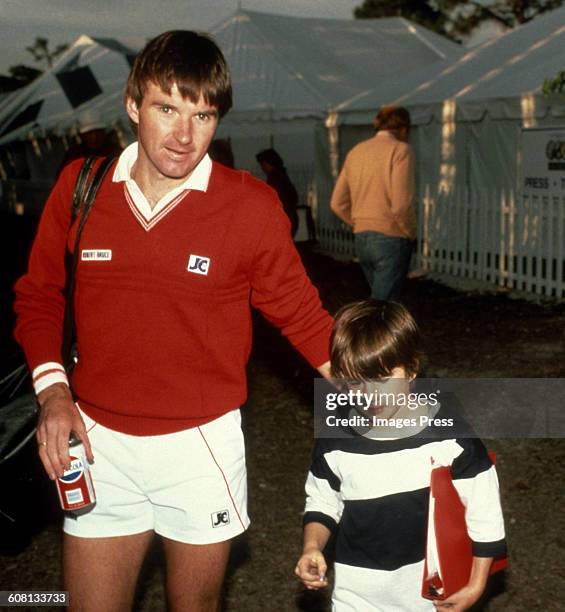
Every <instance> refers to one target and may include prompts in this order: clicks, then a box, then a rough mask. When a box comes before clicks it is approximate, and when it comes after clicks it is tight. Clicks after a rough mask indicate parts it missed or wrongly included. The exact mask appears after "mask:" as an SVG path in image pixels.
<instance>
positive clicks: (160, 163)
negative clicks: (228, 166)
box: [126, 82, 218, 183]
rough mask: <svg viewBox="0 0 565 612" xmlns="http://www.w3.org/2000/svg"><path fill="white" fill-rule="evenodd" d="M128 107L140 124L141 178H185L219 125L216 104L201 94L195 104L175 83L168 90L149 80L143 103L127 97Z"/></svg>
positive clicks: (138, 124)
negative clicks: (205, 99)
mask: <svg viewBox="0 0 565 612" xmlns="http://www.w3.org/2000/svg"><path fill="white" fill-rule="evenodd" d="M126 109H127V112H128V115H129V117H130V119H131V120H132V121H133V122H134V123H136V124H137V136H138V141H139V151H138V158H137V162H136V167H135V173H136V180H138V182H139V179H140V178H141V179H142V181H144V182H147V181H149V182H151V181H161V182H162V181H163V180H165V181H166V180H167V179H169V181H168V182H172V183H175V182H178V183H181V182H182V181H184V180H185V179H186V178H187V177H188V176H189V175H190V174H191V172H192V171H193V170H194V168H196V166H197V165H198V163H199V162H200V160H201V159H202V158H203V157H204V155H205V154H206V151H207V150H208V147H209V146H210V143H211V142H212V139H213V138H214V133H215V132H216V127H217V126H218V111H217V108H216V107H215V106H211V105H209V104H207V103H206V102H205V101H204V99H203V98H202V96H201V97H200V99H199V100H198V102H196V104H195V103H194V102H191V101H190V100H189V99H188V98H183V97H182V96H181V94H180V92H179V90H178V88H177V86H176V84H175V85H173V87H172V88H171V93H170V94H167V93H165V92H164V91H163V90H162V89H161V88H160V87H159V86H158V85H155V84H154V83H152V82H149V83H148V86H147V89H146V91H145V95H144V96H143V100H142V102H141V105H140V107H139V108H138V107H137V105H136V103H135V102H134V100H133V99H131V98H128V100H127V103H126Z"/></svg>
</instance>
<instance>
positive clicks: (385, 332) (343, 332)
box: [330, 300, 421, 380]
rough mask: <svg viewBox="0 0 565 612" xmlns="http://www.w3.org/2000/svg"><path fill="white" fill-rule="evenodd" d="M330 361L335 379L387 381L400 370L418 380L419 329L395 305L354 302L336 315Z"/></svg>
mask: <svg viewBox="0 0 565 612" xmlns="http://www.w3.org/2000/svg"><path fill="white" fill-rule="evenodd" d="M330 360H331V371H332V376H333V377H334V378H345V379H349V380H371V379H378V378H385V377H387V376H389V375H390V374H391V372H392V371H393V370H394V368H397V367H403V368H404V369H405V370H406V374H407V376H409V377H412V376H415V375H416V374H417V373H418V369H419V367H420V360H421V352H420V332H419V330H418V326H417V325H416V322H415V321H414V319H413V318H412V316H411V314H410V313H409V312H408V311H407V310H406V308H404V306H402V305H400V304H397V303H396V302H385V301H383V300H363V301H360V302H353V303H352V304H348V305H346V306H344V307H343V308H341V309H340V310H339V311H338V313H337V314H336V318H335V323H334V328H333V332H332V336H331V341H330Z"/></svg>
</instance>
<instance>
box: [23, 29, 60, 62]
mask: <svg viewBox="0 0 565 612" xmlns="http://www.w3.org/2000/svg"><path fill="white" fill-rule="evenodd" d="M68 48H69V45H67V44H63V45H57V46H56V47H55V49H53V50H51V49H49V41H48V40H47V38H41V36H36V38H35V42H34V43H33V45H31V46H29V47H26V51H28V52H29V53H31V54H32V55H33V59H34V60H35V61H36V62H45V63H46V64H47V68H51V67H52V66H53V62H54V61H55V60H56V59H57V57H59V55H61V53H63V52H64V51H66V50H67V49H68Z"/></svg>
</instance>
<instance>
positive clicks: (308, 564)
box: [294, 549, 328, 590]
mask: <svg viewBox="0 0 565 612" xmlns="http://www.w3.org/2000/svg"><path fill="white" fill-rule="evenodd" d="M327 569H328V567H327V565H326V560H325V559H324V555H323V554H322V553H321V552H320V551H319V550H317V549H312V550H309V551H306V552H305V553H304V554H303V555H302V557H300V559H298V563H297V564H296V568H295V569H294V573H295V574H296V575H297V576H298V577H299V578H300V580H302V583H303V584H304V586H305V587H306V588H307V589H311V590H312V589H314V590H317V589H321V588H324V587H326V586H328V579H327V578H326V572H327Z"/></svg>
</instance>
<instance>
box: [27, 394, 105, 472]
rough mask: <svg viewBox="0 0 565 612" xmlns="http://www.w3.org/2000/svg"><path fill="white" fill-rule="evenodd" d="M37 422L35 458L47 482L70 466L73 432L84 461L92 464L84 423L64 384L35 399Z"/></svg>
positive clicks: (92, 458) (90, 449) (92, 457)
mask: <svg viewBox="0 0 565 612" xmlns="http://www.w3.org/2000/svg"><path fill="white" fill-rule="evenodd" d="M37 401H38V402H39V406H40V409H39V421H38V424H37V434H36V438H37V443H38V445H39V457H40V459H41V462H42V463H43V467H44V468H45V471H46V472H47V475H48V476H49V478H51V480H55V479H56V478H59V477H60V476H62V475H63V471H64V470H65V469H69V468H70V466H71V460H70V456H69V437H70V435H71V432H73V433H74V434H75V435H76V437H77V438H79V440H80V441H81V442H82V443H83V444H84V449H85V451H86V458H87V459H88V461H90V462H92V461H93V460H94V456H93V454H92V448H91V447H90V441H89V440H88V436H87V434H86V427H85V426H84V421H83V420H82V417H81V416H80V413H79V411H78V408H77V407H76V405H75V403H74V401H73V398H72V395H71V391H70V389H69V387H67V385H65V384H64V383H55V384H54V385H51V386H49V387H47V389H44V390H43V391H42V392H41V393H40V394H39V395H38V396H37Z"/></svg>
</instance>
